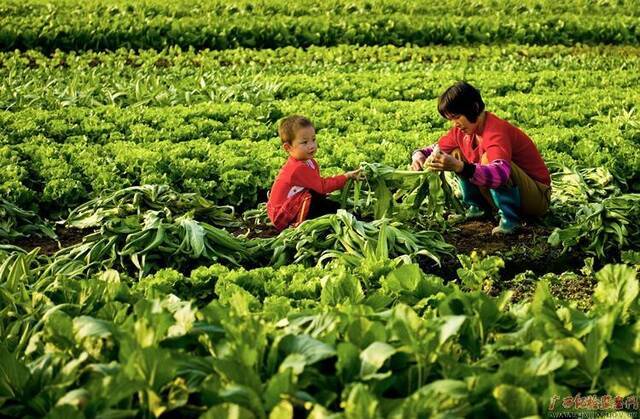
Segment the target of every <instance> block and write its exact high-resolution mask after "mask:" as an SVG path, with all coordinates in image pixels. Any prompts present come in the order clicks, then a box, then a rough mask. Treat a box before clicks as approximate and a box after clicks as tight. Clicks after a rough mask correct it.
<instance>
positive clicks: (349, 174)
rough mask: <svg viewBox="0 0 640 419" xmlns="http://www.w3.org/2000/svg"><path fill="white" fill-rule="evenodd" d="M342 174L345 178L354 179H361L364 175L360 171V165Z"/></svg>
mask: <svg viewBox="0 0 640 419" xmlns="http://www.w3.org/2000/svg"><path fill="white" fill-rule="evenodd" d="M344 175H345V176H346V177H347V179H355V180H362V178H363V177H364V176H363V173H362V167H361V168H359V169H357V170H352V171H350V172H345V174H344Z"/></svg>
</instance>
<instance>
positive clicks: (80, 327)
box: [73, 316, 114, 341]
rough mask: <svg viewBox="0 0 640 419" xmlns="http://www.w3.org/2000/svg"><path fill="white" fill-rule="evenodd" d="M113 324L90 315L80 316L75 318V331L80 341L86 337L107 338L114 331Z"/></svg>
mask: <svg viewBox="0 0 640 419" xmlns="http://www.w3.org/2000/svg"><path fill="white" fill-rule="evenodd" d="M113 330H114V328H113V324H111V323H109V322H108V321H105V320H100V319H96V318H93V317H89V316H80V317H76V318H75V319H73V332H74V334H75V337H76V339H77V340H78V341H81V340H82V339H84V338H86V337H99V338H105V337H108V336H111V334H112V333H113Z"/></svg>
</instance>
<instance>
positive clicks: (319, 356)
mask: <svg viewBox="0 0 640 419" xmlns="http://www.w3.org/2000/svg"><path fill="white" fill-rule="evenodd" d="M280 350H281V351H282V352H284V353H285V354H301V355H303V356H304V358H305V361H306V363H307V365H312V364H314V363H316V362H318V361H322V360H323V359H327V358H331V357H332V356H335V355H336V350H335V349H334V348H333V347H331V346H329V345H327V344H326V343H323V342H320V341H319V340H316V339H314V338H312V337H311V336H309V335H287V336H285V337H284V338H283V339H282V341H280Z"/></svg>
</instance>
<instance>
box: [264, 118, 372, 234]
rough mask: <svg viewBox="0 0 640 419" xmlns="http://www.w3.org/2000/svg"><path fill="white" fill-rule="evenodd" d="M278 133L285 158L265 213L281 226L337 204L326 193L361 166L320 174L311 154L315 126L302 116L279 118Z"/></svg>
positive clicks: (330, 210)
mask: <svg viewBox="0 0 640 419" xmlns="http://www.w3.org/2000/svg"><path fill="white" fill-rule="evenodd" d="M278 135H279V136H280V140H281V141H282V146H283V148H284V149H285V151H286V152H287V154H289V158H288V159H287V162H286V163H285V164H284V166H282V169H280V173H279V174H278V176H277V177H276V180H275V181H274V183H273V186H272V188H271V192H270V194H269V200H268V202H267V214H268V215H269V219H270V220H271V222H272V223H273V225H274V226H275V227H276V228H277V229H278V230H283V229H285V228H287V227H289V226H297V225H298V224H300V223H301V222H303V221H304V220H306V219H308V218H314V217H318V216H320V215H324V214H329V213H333V212H335V211H336V210H337V209H338V208H339V205H338V204H337V203H336V202H333V201H330V200H329V199H327V197H326V195H327V194H328V193H331V192H333V191H335V190H338V189H342V188H343V187H344V185H345V183H346V182H347V179H358V178H359V176H360V173H361V169H358V170H354V171H351V172H346V173H344V174H342V175H339V176H333V177H324V178H323V177H321V176H320V167H319V166H318V163H317V162H316V161H315V159H314V158H313V156H314V155H315V153H316V151H317V150H318V143H317V141H316V130H315V128H314V126H313V124H312V123H311V121H310V120H309V119H307V118H305V117H304V116H300V115H291V116H288V117H287V118H285V119H284V120H282V122H281V123H280V126H279V127H278Z"/></svg>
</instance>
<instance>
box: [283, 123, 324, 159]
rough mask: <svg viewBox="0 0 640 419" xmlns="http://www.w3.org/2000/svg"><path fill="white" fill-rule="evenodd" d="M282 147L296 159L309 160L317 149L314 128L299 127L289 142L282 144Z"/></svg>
mask: <svg viewBox="0 0 640 419" xmlns="http://www.w3.org/2000/svg"><path fill="white" fill-rule="evenodd" d="M284 149H285V150H286V151H287V153H289V155H290V156H291V157H293V158H294V159H296V160H309V159H312V158H313V155H314V154H315V153H316V150H317V149H318V143H316V130H315V129H314V128H313V127H304V128H300V129H299V130H298V131H297V132H296V137H295V138H294V139H293V141H292V142H291V144H288V143H286V144H284Z"/></svg>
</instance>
